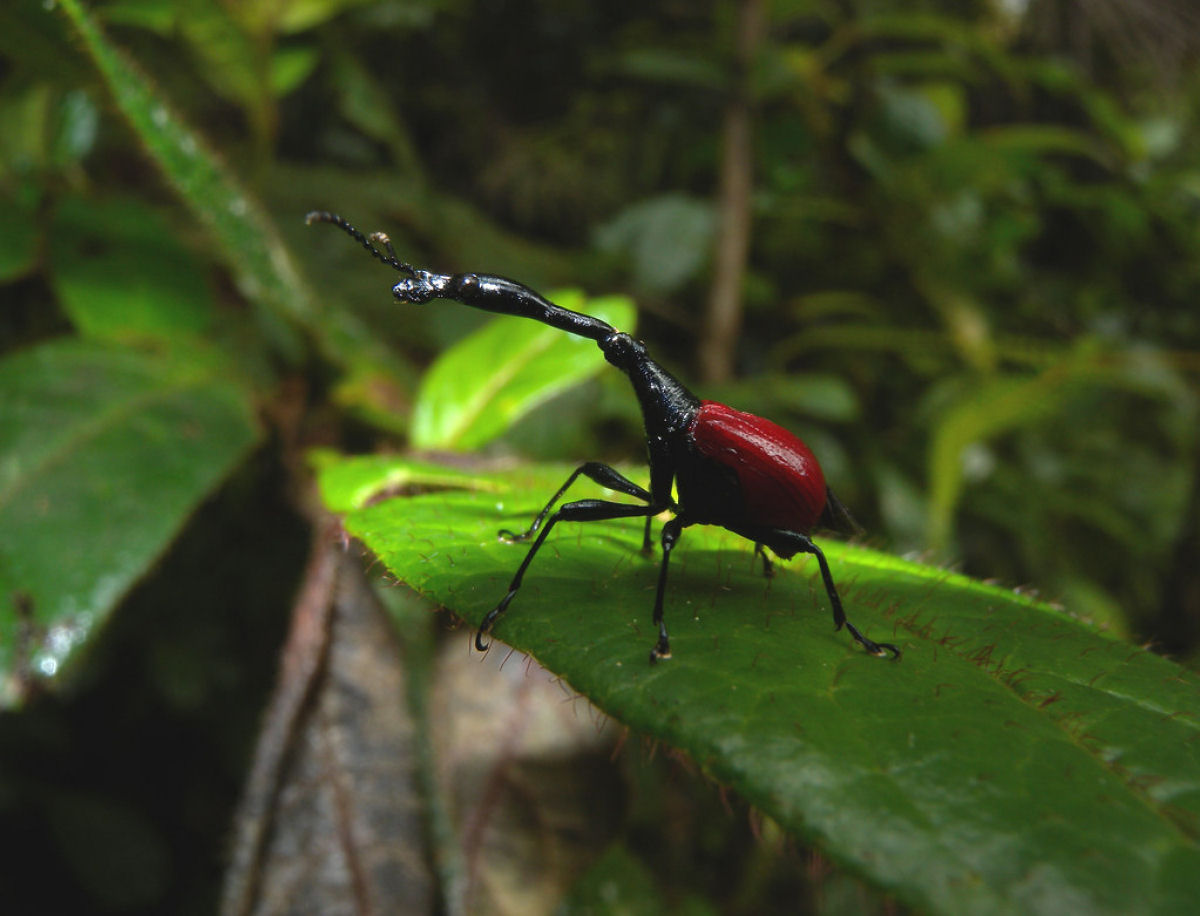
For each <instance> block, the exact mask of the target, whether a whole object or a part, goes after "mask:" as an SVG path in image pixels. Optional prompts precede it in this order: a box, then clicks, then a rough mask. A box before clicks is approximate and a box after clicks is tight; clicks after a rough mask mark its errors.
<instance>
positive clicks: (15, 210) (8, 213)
mask: <svg viewBox="0 0 1200 916" xmlns="http://www.w3.org/2000/svg"><path fill="white" fill-rule="evenodd" d="M39 196H40V194H39V192H38V190H37V188H35V187H34V186H33V185H31V184H26V183H23V184H21V185H19V186H18V187H17V188H16V193H13V194H11V195H6V196H5V199H4V201H3V204H4V205H3V206H0V281H3V282H5V283H7V282H9V281H12V280H15V279H17V278H18V277H21V276H23V275H24V274H26V273H28V272H29V271H30V270H32V269H33V266H34V265H35V264H36V263H37V249H38V236H39V233H38V224H37V220H36V219H35V214H36V213H37V205H38V197H39Z"/></svg>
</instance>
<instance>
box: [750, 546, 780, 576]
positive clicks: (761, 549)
mask: <svg viewBox="0 0 1200 916" xmlns="http://www.w3.org/2000/svg"><path fill="white" fill-rule="evenodd" d="M754 553H755V554H756V555H758V556H760V557H762V567H763V575H764V576H766V577H767V578H768V579H773V578H774V577H775V564H774V563H772V562H771V558H770V557H769V556H767V548H766V546H765V545H764V544H763V542H762V541H755V542H754Z"/></svg>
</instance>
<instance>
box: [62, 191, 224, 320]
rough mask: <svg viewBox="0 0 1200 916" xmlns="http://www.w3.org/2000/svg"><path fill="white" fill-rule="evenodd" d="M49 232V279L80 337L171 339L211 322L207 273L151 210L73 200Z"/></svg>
mask: <svg viewBox="0 0 1200 916" xmlns="http://www.w3.org/2000/svg"><path fill="white" fill-rule="evenodd" d="M51 237H52V238H53V239H54V244H53V245H51V246H50V255H51V259H52V260H51V266H52V273H51V282H52V283H53V286H54V291H55V293H56V294H57V295H58V298H59V300H60V301H61V302H62V305H63V308H64V309H65V310H66V312H67V314H68V315H70V317H71V321H72V322H73V323H74V324H75V327H76V328H77V329H78V330H79V331H80V332H82V333H83V334H85V335H87V336H90V337H99V338H106V339H110V340H131V339H158V340H170V339H172V338H177V337H180V336H197V335H200V334H201V333H203V332H204V331H205V330H206V329H207V328H208V327H209V326H210V324H211V322H212V317H213V315H212V294H211V292H210V290H209V288H208V283H207V278H206V276H205V274H204V271H203V270H201V268H200V265H199V264H198V263H197V261H196V259H195V258H194V257H192V254H191V252H189V251H188V250H187V249H186V248H184V247H183V246H182V245H181V244H180V243H179V242H178V241H177V240H176V238H175V236H174V233H172V232H171V230H170V227H169V226H167V224H166V221H165V220H163V219H162V218H161V217H160V216H159V215H158V213H156V212H155V211H154V210H151V209H150V208H149V207H146V206H145V205H143V204H140V203H138V202H137V201H135V200H132V199H124V200H121V199H118V200H111V201H104V200H85V199H84V198H80V197H70V198H67V199H66V200H64V201H63V202H62V203H61V204H60V205H59V207H58V212H57V213H56V214H55V220H54V227H53V230H52V232H51Z"/></svg>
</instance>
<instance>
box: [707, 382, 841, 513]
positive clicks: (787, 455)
mask: <svg viewBox="0 0 1200 916" xmlns="http://www.w3.org/2000/svg"><path fill="white" fill-rule="evenodd" d="M691 432H692V437H693V441H694V442H695V445H696V448H697V449H699V451H700V452H701V454H703V455H705V456H706V457H708V458H710V459H712V460H713V461H716V462H718V463H720V464H723V465H725V466H726V467H728V468H730V469H732V470H733V471H734V472H735V473H736V475H737V479H738V483H739V484H740V486H741V493H742V500H743V503H744V506H745V522H746V523H747V524H752V525H768V526H770V527H773V528H786V529H788V530H790V531H798V532H800V533H802V534H807V533H808V532H809V531H811V530H812V529H813V527H814V526H815V525H816V523H817V519H819V518H820V517H821V512H822V510H823V509H824V508H825V475H824V474H823V473H822V472H821V466H820V465H819V464H818V463H817V459H816V457H815V456H814V455H813V453H812V452H811V451H809V449H808V446H807V445H805V444H804V443H803V442H801V441H800V439H798V438H797V437H796V436H794V435H792V434H791V433H790V432H788V431H787V430H786V429H784V428H783V427H782V426H779V425H778V424H776V423H772V422H771V421H770V420H764V419H763V418H762V417H756V416H755V415H754V414H751V413H743V412H742V411H740V410H734V409H733V408H732V407H726V406H725V405H724V404H718V403H717V402H716V401H701V403H700V410H699V411H698V412H697V414H696V419H695V421H694V422H693V424H692V428H691Z"/></svg>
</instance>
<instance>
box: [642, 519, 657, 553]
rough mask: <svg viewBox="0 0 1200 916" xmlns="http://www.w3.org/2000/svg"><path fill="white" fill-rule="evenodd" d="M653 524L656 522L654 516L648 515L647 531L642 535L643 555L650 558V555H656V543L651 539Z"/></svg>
mask: <svg viewBox="0 0 1200 916" xmlns="http://www.w3.org/2000/svg"><path fill="white" fill-rule="evenodd" d="M653 522H654V516H653V515H647V516H646V530H645V532H644V533H643V534H642V555H643V556H647V557H648V556H650V554H652V553H654V542H653V541H652V540H651V539H650V526H651V524H653Z"/></svg>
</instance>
